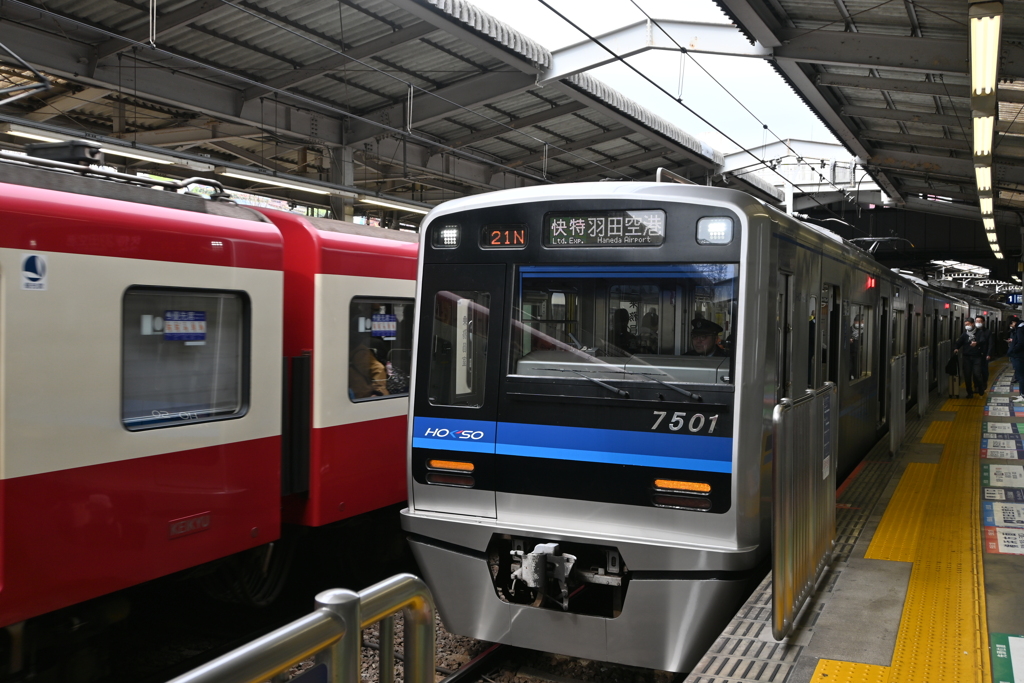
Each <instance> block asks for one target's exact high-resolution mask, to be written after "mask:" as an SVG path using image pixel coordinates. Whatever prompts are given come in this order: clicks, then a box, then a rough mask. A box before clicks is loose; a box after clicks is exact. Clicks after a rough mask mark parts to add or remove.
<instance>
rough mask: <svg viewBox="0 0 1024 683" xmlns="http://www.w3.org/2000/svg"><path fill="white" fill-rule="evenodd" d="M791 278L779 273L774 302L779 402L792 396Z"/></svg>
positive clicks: (776, 394)
mask: <svg viewBox="0 0 1024 683" xmlns="http://www.w3.org/2000/svg"><path fill="white" fill-rule="evenodd" d="M792 290H793V276H792V275H790V274H789V273H779V289H778V296H777V297H776V302H775V331H776V339H777V340H778V344H777V345H776V349H777V351H776V363H775V367H776V368H777V376H776V377H777V379H776V380H775V399H776V401H779V400H781V399H783V398H786V397H792V395H793V393H792V392H793V317H792V314H791V306H792V300H793V291H792Z"/></svg>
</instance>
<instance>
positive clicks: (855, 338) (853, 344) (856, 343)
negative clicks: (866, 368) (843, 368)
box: [850, 315, 864, 379]
mask: <svg viewBox="0 0 1024 683" xmlns="http://www.w3.org/2000/svg"><path fill="white" fill-rule="evenodd" d="M863 334H864V318H863V317H861V316H860V315H857V316H854V318H853V329H852V330H851V331H850V379H859V378H860V373H861V368H860V345H861V337H862V336H863Z"/></svg>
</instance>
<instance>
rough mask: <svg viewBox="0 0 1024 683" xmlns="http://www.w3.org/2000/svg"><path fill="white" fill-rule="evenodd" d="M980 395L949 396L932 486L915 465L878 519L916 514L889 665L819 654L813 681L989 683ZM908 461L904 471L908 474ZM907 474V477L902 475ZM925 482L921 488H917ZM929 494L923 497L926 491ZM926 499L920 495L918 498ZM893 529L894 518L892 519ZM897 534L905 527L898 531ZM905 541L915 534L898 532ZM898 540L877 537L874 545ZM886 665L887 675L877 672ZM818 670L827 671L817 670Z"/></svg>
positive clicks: (845, 682)
mask: <svg viewBox="0 0 1024 683" xmlns="http://www.w3.org/2000/svg"><path fill="white" fill-rule="evenodd" d="M983 405H984V402H983V401H982V400H980V399H973V400H970V401H968V400H956V399H954V400H950V401H947V402H946V405H945V407H944V409H946V410H955V411H956V417H955V418H954V420H953V422H952V428H951V429H950V435H949V438H948V439H947V441H946V445H945V448H944V449H943V451H942V459H941V460H940V461H939V464H938V465H937V466H934V470H933V472H934V479H933V480H932V483H931V487H930V490H928V488H927V482H926V481H925V478H926V475H924V474H923V473H922V470H920V469H919V468H914V470H913V474H911V479H908V480H907V483H908V485H907V486H904V485H903V484H904V482H903V481H901V482H900V486H899V487H898V488H897V490H896V492H895V494H894V495H893V499H892V501H891V502H890V503H889V507H888V509H887V510H886V513H885V515H884V516H883V518H882V525H885V523H886V517H890V513H892V515H896V514H898V510H900V509H903V510H907V511H912V514H917V515H919V522H918V524H917V528H918V533H917V534H916V548H915V549H914V550H913V552H912V553H904V552H902V551H900V552H899V553H894V554H899V555H900V557H901V558H906V559H907V560H908V561H913V563H914V568H913V570H912V572H911V575H910V584H909V586H908V588H907V599H906V603H905V604H904V607H903V618H902V620H901V621H900V629H899V632H898V634H897V636H896V647H895V649H894V651H893V657H892V664H891V666H889V667H879V666H875V665H868V664H853V663H849V662H835V661H833V660H825V659H823V660H821V661H819V663H818V668H816V669H815V672H814V676H815V677H814V678H812V680H813V681H816V682H819V683H823V682H824V681H827V682H828V683H861V682H868V681H870V682H878V683H887V681H892V682H893V683H945V682H947V681H948V682H949V683H971V682H977V683H989V682H990V681H991V679H992V673H991V668H990V661H989V656H988V625H987V619H986V613H985V596H984V585H985V579H984V573H983V569H982V555H981V515H980V509H979V508H980V485H981V483H980V480H979V477H978V464H977V448H978V444H979V442H980V438H981V423H982V422H983V420H984V415H983V411H982V410H981V408H982V407H983ZM911 467H913V465H911V466H908V468H907V474H909V473H911V472H912V470H911ZM907 474H904V477H905V478H906V477H907ZM922 487H924V488H923V489H922ZM925 494H926V495H925ZM922 499H923V500H922ZM891 521H892V524H890V525H888V526H889V527H890V530H888V531H885V530H884V529H883V526H882V525H880V526H879V529H878V532H876V535H875V537H874V539H873V541H872V546H874V541H875V540H878V535H879V534H880V533H883V532H884V533H886V534H887V535H889V536H890V538H892V537H894V536H895V535H896V531H895V529H896V526H897V522H898V523H906V522H907V521H908V520H907V519H905V518H904V519H902V520H896V519H895V517H893V518H892V519H891ZM901 533H902V532H901ZM902 536H903V537H904V539H905V541H906V542H907V543H913V539H912V536H914V534H912V533H910V534H908V533H902ZM890 543H895V540H892V541H889V540H884V539H883V540H882V541H881V542H880V545H879V548H881V547H883V546H885V545H889V544H890ZM879 669H884V670H885V673H886V674H887V677H880V676H881V675H882V674H881V672H879ZM819 673H823V674H825V675H824V676H819Z"/></svg>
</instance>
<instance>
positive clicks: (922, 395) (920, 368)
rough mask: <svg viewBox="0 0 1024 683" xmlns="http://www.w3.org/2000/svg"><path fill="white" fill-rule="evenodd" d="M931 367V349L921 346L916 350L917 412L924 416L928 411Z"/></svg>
mask: <svg viewBox="0 0 1024 683" xmlns="http://www.w3.org/2000/svg"><path fill="white" fill-rule="evenodd" d="M931 367H932V350H931V349H929V348H928V347H927V346H922V347H921V348H919V349H918V350H917V414H918V415H919V416H920V417H924V416H925V413H927V412H928V400H929V399H930V398H931V392H930V391H929V390H928V387H929V386H930V385H931V384H930V382H929V381H928V380H929V377H928V374H929V373H930V372H931Z"/></svg>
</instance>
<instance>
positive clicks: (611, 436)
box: [496, 422, 732, 473]
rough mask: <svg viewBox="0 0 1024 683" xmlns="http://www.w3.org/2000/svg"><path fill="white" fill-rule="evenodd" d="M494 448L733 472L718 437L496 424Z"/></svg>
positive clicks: (725, 442) (724, 441)
mask: <svg viewBox="0 0 1024 683" xmlns="http://www.w3.org/2000/svg"><path fill="white" fill-rule="evenodd" d="M496 448H497V452H498V453H502V454H506V455H523V456H528V457H533V458H554V459H558V460H582V461H585V462H606V463H612V464H617V465H642V466H645V467H666V468H672V469H687V470H700V471H703V472H725V473H729V472H732V439H731V438H726V437H717V436H698V435H695V434H663V433H657V432H626V431H619V430H614V429H589V428H586V427H556V426H552V425H532V424H517V423H512V422H499V423H498V437H497V444H496Z"/></svg>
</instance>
